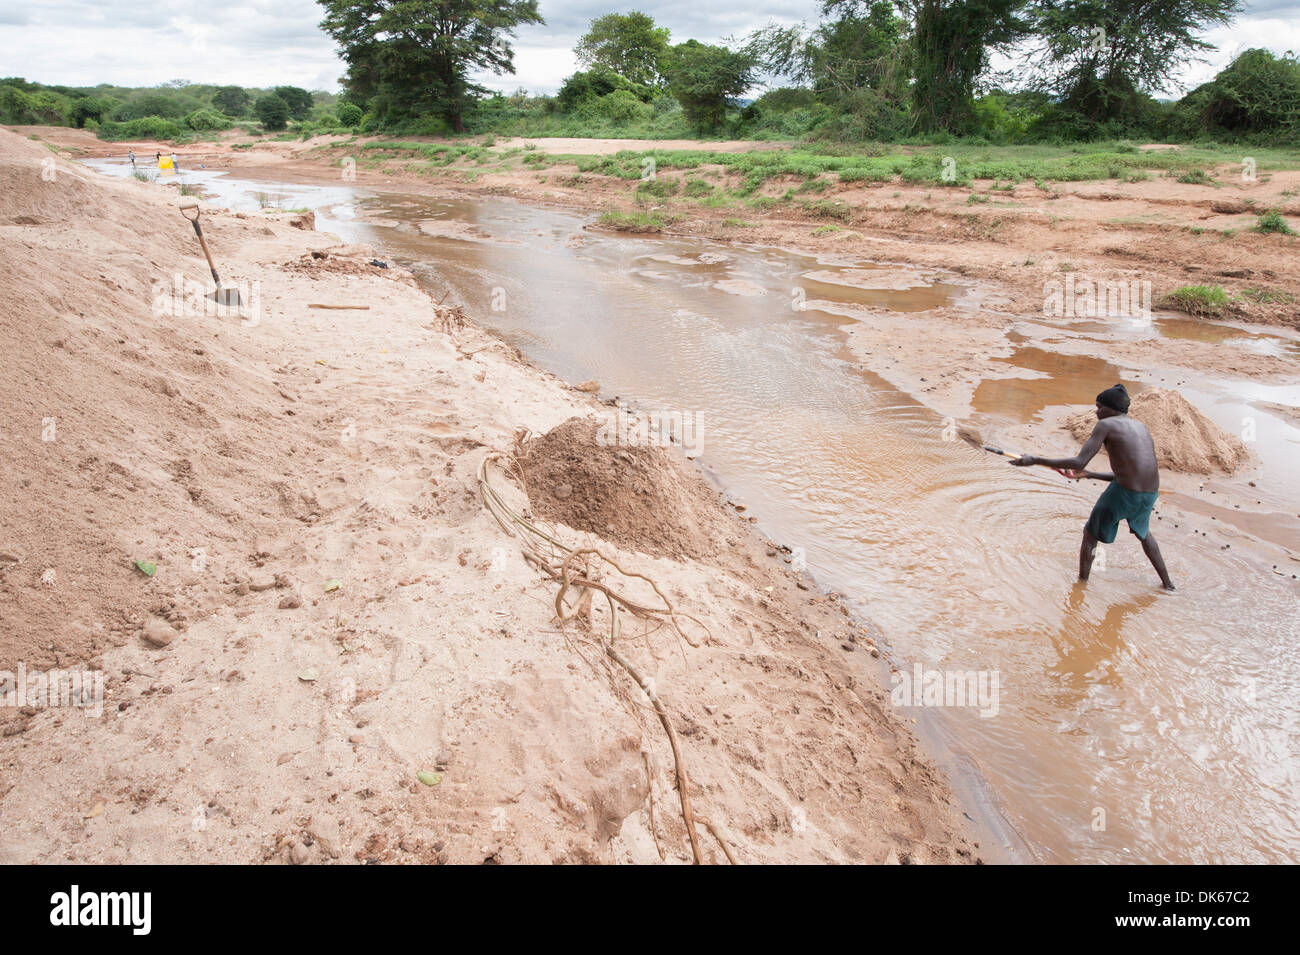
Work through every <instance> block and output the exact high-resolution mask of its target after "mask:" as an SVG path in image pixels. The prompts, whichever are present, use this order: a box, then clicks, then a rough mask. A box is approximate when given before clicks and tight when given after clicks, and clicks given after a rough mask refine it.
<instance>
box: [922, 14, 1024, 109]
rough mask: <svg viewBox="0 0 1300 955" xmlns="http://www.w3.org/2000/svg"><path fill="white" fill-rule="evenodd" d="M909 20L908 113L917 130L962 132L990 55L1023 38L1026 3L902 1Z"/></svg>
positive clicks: (973, 105) (973, 104)
mask: <svg viewBox="0 0 1300 955" xmlns="http://www.w3.org/2000/svg"><path fill="white" fill-rule="evenodd" d="M900 6H903V7H904V8H905V9H906V10H907V11H908V13H909V14H910V15H911V17H912V55H913V58H914V61H913V62H914V70H915V72H914V76H915V82H914V83H913V84H912V110H913V116H914V117H915V122H916V125H917V126H919V127H920V128H921V129H923V130H929V131H946V132H953V133H964V132H968V131H969V130H970V129H971V127H972V126H973V124H974V116H975V81H976V80H977V79H978V78H979V76H980V74H981V73H983V72H984V71H985V69H986V68H987V67H988V62H989V53H990V51H992V50H994V49H997V48H999V47H1008V46H1009V45H1010V44H1012V43H1014V42H1016V41H1017V40H1019V39H1021V38H1023V37H1024V36H1025V35H1026V33H1027V32H1028V31H1029V28H1030V23H1029V22H1028V21H1027V20H1026V19H1024V17H1023V16H1022V13H1023V12H1024V7H1025V6H1026V0H904V2H902V3H900Z"/></svg>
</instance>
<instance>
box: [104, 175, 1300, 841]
mask: <svg viewBox="0 0 1300 955" xmlns="http://www.w3.org/2000/svg"><path fill="white" fill-rule="evenodd" d="M95 165H96V166H97V167H98V168H103V169H104V170H105V171H109V172H119V171H118V170H117V169H115V168H109V167H108V166H105V165H104V164H98V163H97V164H95ZM119 174H120V173H119ZM197 181H201V182H203V183H204V184H205V185H206V186H209V187H211V188H212V189H213V191H215V192H216V193H217V194H218V195H219V196H220V200H221V201H222V202H229V203H230V204H232V205H234V206H236V207H239V206H241V205H242V207H244V208H249V207H250V205H249V198H248V197H249V196H251V195H252V194H253V193H254V192H257V191H264V190H266V189H267V188H268V187H267V186H265V185H257V184H252V183H239V182H234V181H228V180H219V179H218V178H217V177H200V178H199V179H198V180H197ZM275 188H277V189H279V190H281V191H282V192H283V193H284V195H285V198H284V199H283V200H282V204H283V205H285V206H290V207H293V206H312V207H315V208H317V209H318V228H320V229H322V230H324V231H331V232H336V233H338V234H340V235H341V236H343V237H344V238H345V239H346V240H348V241H365V242H369V243H372V244H374V245H375V246H376V247H377V248H379V249H382V250H383V253H384V254H385V255H388V256H391V257H393V258H395V259H397V260H399V261H401V262H402V263H403V264H404V265H407V266H408V267H410V268H411V269H412V270H413V271H415V272H416V274H417V275H419V276H421V278H422V280H423V281H425V282H427V283H428V286H429V287H430V289H431V290H433V291H434V293H435V295H441V294H443V292H444V291H445V290H447V289H450V292H451V295H452V297H453V299H454V300H455V301H458V302H460V303H463V304H464V305H465V306H466V308H467V311H468V312H469V314H471V315H472V316H473V317H474V318H475V320H476V321H478V322H480V323H482V324H483V325H486V326H488V327H490V328H492V329H494V330H495V331H497V332H498V333H499V334H500V335H502V336H503V337H504V338H505V339H506V340H508V341H509V342H511V343H512V344H514V345H516V346H518V347H519V348H520V349H521V350H523V352H524V353H525V354H526V355H527V356H528V357H529V358H530V359H532V360H533V361H534V362H536V363H537V364H539V365H541V366H542V367H545V368H547V369H549V370H551V371H553V372H555V373H556V374H558V375H560V376H561V377H563V378H565V379H567V380H569V381H581V380H585V379H593V378H594V379H597V380H599V381H600V382H601V383H602V394H603V395H605V396H618V397H619V399H620V400H624V401H626V402H628V403H629V404H630V405H632V406H633V407H635V408H641V409H647V410H649V409H654V410H663V411H669V412H681V413H683V414H691V415H695V416H697V417H696V420H697V421H698V433H699V438H700V442H701V447H700V454H699V457H698V460H699V462H700V464H701V465H702V466H703V467H704V468H705V469H706V471H707V472H708V473H709V474H710V475H711V476H712V477H713V479H714V480H715V481H716V482H717V483H718V484H719V485H720V486H721V487H723V488H725V489H726V491H727V493H728V494H729V495H730V496H731V497H732V498H733V499H736V500H740V501H743V502H744V503H745V504H746V505H747V507H748V511H747V514H750V515H753V516H755V517H757V518H758V526H759V528H760V529H761V530H762V531H763V532H764V533H765V534H767V535H768V536H770V537H771V538H773V539H774V540H776V541H779V542H781V543H784V544H786V545H788V546H790V547H791V548H793V549H795V552H796V554H798V555H799V557H800V558H802V559H803V560H805V561H806V563H807V567H808V569H809V570H810V571H811V573H813V574H814V575H815V577H816V579H817V581H818V582H819V584H821V585H823V586H825V587H828V588H833V589H835V590H838V591H840V592H841V593H843V594H845V595H846V596H847V597H848V598H849V600H850V602H851V604H852V606H853V607H854V609H855V610H856V611H857V612H858V613H860V615H861V616H862V617H863V618H865V619H869V620H871V621H873V622H874V623H875V624H877V625H878V626H879V628H880V629H881V631H882V632H883V634H884V636H885V638H886V640H887V643H888V654H887V656H888V657H889V658H890V659H891V661H892V662H893V664H894V665H895V666H896V667H897V668H898V669H899V671H900V673H901V674H906V675H907V676H908V677H909V678H911V677H913V676H915V675H916V674H917V667H918V666H919V667H920V668H921V672H922V674H924V673H928V672H930V671H943V672H944V673H966V672H973V673H975V674H982V675H983V678H988V679H994V680H995V681H996V682H995V684H992V685H996V688H997V693H996V697H995V698H994V701H995V705H992V706H990V705H984V706H982V707H981V706H969V705H967V706H951V705H949V706H942V707H931V706H921V707H913V708H910V709H909V710H908V711H907V712H908V715H911V716H915V717H916V718H917V719H918V724H917V725H918V728H919V729H920V730H921V731H922V732H923V734H924V735H925V736H926V737H928V738H929V739H930V740H931V741H932V742H933V743H934V744H935V745H936V746H938V747H940V748H942V749H945V750H947V751H950V753H952V754H956V755H955V757H954V758H953V759H952V760H950V764H952V765H956V767H957V768H958V769H959V770H961V771H964V774H965V775H966V777H967V780H968V782H970V781H971V780H974V782H970V784H969V785H959V788H960V789H962V790H963V798H964V799H966V800H968V801H973V802H974V803H978V805H972V803H971V802H968V806H970V807H971V811H972V813H980V812H983V813H988V814H991V815H992V816H993V817H995V819H996V824H997V827H1000V828H1001V829H1002V830H1003V832H1004V833H1005V835H1004V837H1003V838H1004V840H1005V841H1004V848H1006V852H1007V854H1008V855H1009V857H1010V858H1014V859H1019V860H1023V861H1040V862H1107V863H1116V862H1200V863H1212V862H1287V861H1291V862H1294V861H1297V859H1300V799H1298V796H1300V790H1298V787H1297V782H1298V781H1300V770H1298V768H1297V767H1298V763H1297V756H1298V754H1300V651H1298V650H1297V645H1296V640H1295V637H1296V620H1297V609H1300V601H1298V600H1297V593H1298V591H1297V582H1296V581H1294V580H1291V579H1289V578H1285V577H1281V576H1278V575H1273V574H1270V573H1264V572H1261V569H1260V563H1259V560H1258V558H1257V557H1252V556H1251V554H1250V552H1249V548H1247V547H1236V548H1232V549H1224V548H1223V546H1222V540H1221V538H1220V536H1218V535H1213V534H1212V535H1208V536H1201V534H1200V532H1199V531H1197V532H1196V533H1195V534H1193V533H1189V531H1190V530H1192V528H1193V526H1195V527H1196V528H1203V527H1206V526H1210V525H1209V524H1208V516H1207V511H1206V509H1205V507H1204V506H1201V508H1200V510H1199V511H1198V512H1197V513H1196V515H1195V516H1182V517H1178V516H1176V515H1175V513H1174V511H1172V510H1167V509H1168V508H1170V507H1172V506H1174V505H1171V504H1170V503H1169V500H1168V499H1167V498H1162V502H1161V505H1160V507H1159V508H1158V511H1166V513H1168V514H1169V517H1168V518H1167V519H1166V520H1162V521H1161V522H1160V523H1156V522H1154V521H1153V528H1159V530H1160V535H1161V543H1162V546H1163V548H1164V549H1165V553H1166V556H1167V557H1168V558H1169V563H1170V566H1171V570H1172V572H1173V573H1174V576H1175V579H1176V580H1177V582H1178V584H1179V587H1180V589H1179V590H1178V592H1176V593H1174V594H1166V593H1163V592H1160V591H1158V590H1157V589H1156V587H1155V586H1154V585H1155V578H1154V574H1153V573H1152V572H1151V570H1150V567H1149V566H1148V565H1147V564H1146V561H1145V558H1144V557H1143V555H1142V552H1141V550H1140V548H1139V547H1138V546H1137V545H1136V544H1135V543H1133V542H1132V541H1131V540H1129V539H1128V535H1127V534H1125V533H1123V532H1121V535H1120V539H1118V540H1117V542H1116V544H1115V545H1114V546H1112V547H1110V548H1107V549H1106V556H1105V566H1104V567H1098V569H1097V570H1095V571H1094V578H1093V581H1092V582H1091V583H1090V584H1089V585H1088V586H1087V587H1083V586H1081V585H1078V584H1077V583H1076V582H1075V581H1074V577H1075V569H1076V560H1077V548H1078V539H1079V533H1080V528H1081V525H1082V523H1083V520H1084V519H1085V517H1086V515H1087V513H1088V510H1089V508H1090V507H1091V504H1092V501H1093V499H1095V497H1096V494H1097V493H1098V492H1099V491H1100V489H1101V485H1100V484H1092V483H1090V482H1083V483H1080V484H1074V483H1066V482H1063V481H1061V480H1060V479H1059V477H1057V476H1056V475H1054V474H1052V473H1051V472H1047V471H1040V470H1038V469H1033V473H1025V472H1021V471H1018V470H1017V471H1013V470H1012V469H1010V468H1008V467H1007V466H1006V463H1005V461H1004V460H1003V459H999V458H995V457H993V456H991V455H979V454H975V453H973V452H971V451H970V450H969V449H968V448H966V447H965V446H963V445H961V444H960V443H959V442H954V441H952V440H951V437H952V435H951V429H950V428H948V427H946V426H947V425H948V424H949V422H945V420H944V419H943V418H942V417H941V416H940V415H938V414H937V413H935V412H934V411H932V410H930V409H929V408H927V407H926V406H925V405H923V404H922V403H920V402H919V401H918V400H916V399H915V398H913V397H912V396H910V395H908V394H905V393H903V392H900V391H899V390H897V389H895V388H894V387H892V386H891V385H889V384H888V383H887V382H886V381H885V380H884V379H882V378H880V377H877V376H876V375H875V374H873V373H872V371H871V370H870V369H869V367H867V366H868V365H869V364H870V361H869V360H868V361H867V362H866V363H864V362H863V361H862V360H860V359H856V358H854V356H853V355H851V354H850V352H849V351H848V348H847V346H846V343H845V336H844V334H843V327H844V326H845V325H846V324H847V323H851V322H854V321H857V320H859V319H858V318H855V317H854V316H853V309H854V308H855V307H856V306H860V305H863V304H868V305H872V306H884V307H887V308H889V309H892V310H895V311H902V312H915V311H920V310H923V309H929V308H934V307H935V306H937V305H949V304H955V305H958V306H962V305H963V304H964V303H967V302H970V301H971V299H970V297H969V290H968V289H966V288H964V287H963V286H961V285H958V284H945V283H944V282H942V281H940V280H939V279H938V278H937V277H935V276H933V275H925V274H923V275H917V274H916V273H911V275H910V278H909V277H908V276H906V275H904V276H902V277H901V278H900V277H899V275H898V272H899V270H897V269H892V268H890V269H884V268H882V267H879V266H876V265H874V264H872V263H866V262H861V261H850V260H843V261H834V260H827V259H818V258H815V257H812V256H808V255H800V254H796V253H794V252H789V251H784V250H779V249H767V248H748V247H739V246H734V245H727V244H720V243H716V242H710V241H706V240H697V239H691V238H657V237H637V236H626V235H610V234H605V233H599V232H592V231H588V230H585V229H584V226H585V225H586V224H588V223H589V222H590V221H591V219H590V217H588V216H583V215H576V214H571V213H567V212H563V211H557V210H553V209H541V208H532V207H528V206H523V205H520V204H517V203H514V202H511V201H508V200H488V199H461V200H439V199H430V198H421V197H412V196H408V195H382V194H380V195H373V194H372V195H360V194H354V193H353V192H352V191H351V190H348V189H345V188H343V187H339V188H335V189H322V188H321V187H306V186H285V185H283V184H281V185H279V186H277V187H275ZM702 254H703V259H701V255H702ZM873 274H874V275H875V277H876V279H878V280H877V281H874V282H873V281H872V278H873ZM870 285H875V286H877V287H875V288H870V287H866V286H870ZM800 302H806V303H809V304H810V305H811V307H809V306H808V305H805V306H804V307H803V308H802V309H800V308H798V307H796V306H798V305H799V303H800ZM969 307H978V306H977V304H973V303H972V304H970V305H969ZM375 319H376V316H370V317H368V318H366V319H365V320H367V321H374V320H375ZM1028 320H1029V321H1034V320H1035V319H1034V318H1033V317H1030V318H1029V319H1028ZM1161 321H1162V323H1163V322H1165V321H1168V322H1169V327H1168V328H1164V327H1161V328H1159V329H1157V333H1158V334H1165V335H1169V336H1170V337H1178V336H1183V337H1194V336H1196V335H1207V334H1209V335H1214V334H1218V335H1221V336H1222V339H1221V340H1223V341H1227V340H1230V339H1249V340H1250V341H1251V342H1256V343H1257V345H1256V347H1259V348H1261V349H1264V350H1268V351H1270V353H1275V354H1282V355H1287V356H1290V357H1296V355H1297V351H1296V348H1295V342H1294V341H1292V340H1289V339H1285V338H1276V337H1273V336H1269V335H1267V334H1262V333H1255V332H1250V331H1244V330H1240V329H1233V328H1232V327H1230V326H1211V327H1210V329H1211V330H1210V331H1206V330H1205V325H1204V323H1193V325H1192V326H1191V327H1186V326H1183V325H1180V323H1179V320H1173V319H1171V320H1161ZM1074 332H1075V333H1076V334H1083V335H1087V334H1095V335H1103V334H1106V333H1107V330H1106V329H1105V328H1098V329H1089V328H1087V327H1081V328H1077V329H1075V330H1074ZM1005 361H1006V362H1007V363H1010V364H1012V365H1014V366H1015V368H1016V369H1020V370H1022V371H1023V375H1024V376H1023V377H1012V378H999V379H992V378H990V379H989V380H987V381H985V382H983V383H982V384H981V385H980V386H979V388H978V389H977V391H976V393H975V398H974V404H975V410H976V411H978V412H982V413H983V414H985V415H987V416H992V417H998V416H1001V417H1002V418H1004V419H1005V420H1006V421H1008V422H1011V423H1015V422H1025V421H1031V420H1033V419H1034V418H1035V416H1037V415H1039V414H1041V413H1042V412H1043V410H1044V409H1046V408H1048V407H1052V406H1057V405H1061V404H1067V403H1068V404H1080V403H1086V401H1087V400H1088V396H1091V395H1092V394H1095V393H1096V392H1097V391H1099V390H1100V389H1101V388H1102V387H1106V386H1107V385H1109V384H1113V383H1114V381H1115V380H1118V379H1121V378H1122V379H1124V380H1130V379H1129V378H1128V377H1127V376H1126V375H1125V374H1124V370H1123V369H1120V368H1117V367H1115V366H1113V365H1109V364H1107V363H1106V362H1105V361H1102V360H1100V359H1088V358H1086V357H1084V358H1081V357H1079V356H1071V355H1062V354H1058V353H1056V352H1054V351H1053V350H1051V349H1050V348H1045V347H1043V345H1042V344H1041V343H1040V342H1034V341H1024V342H1020V343H1018V347H1017V349H1016V350H1015V351H1014V353H1013V354H1012V355H1011V357H1009V358H1007V359H1005ZM1133 384H1134V385H1135V387H1136V386H1140V385H1138V383H1136V382H1133ZM1297 391H1298V390H1297V389H1296V388H1294V387H1289V386H1262V385H1261V386H1258V387H1257V388H1255V389H1254V390H1253V391H1251V392H1250V393H1249V394H1243V393H1242V392H1241V388H1240V386H1239V385H1237V384H1233V385H1231V386H1229V385H1228V384H1227V383H1223V382H1215V381H1212V380H1201V381H1197V382H1196V383H1194V385H1193V386H1191V391H1190V392H1189V393H1188V396H1189V397H1190V398H1192V399H1193V400H1194V401H1196V403H1197V404H1198V405H1200V406H1201V407H1203V408H1207V409H1209V408H1218V409H1219V410H1220V412H1221V414H1223V415H1228V416H1229V417H1230V416H1231V415H1232V414H1234V413H1235V411H1234V409H1236V408H1238V407H1239V406H1240V407H1245V406H1246V405H1248V404H1249V403H1250V402H1251V401H1259V400H1272V401H1284V402H1286V403H1290V404H1297V403H1300V398H1298V396H1297ZM1080 395H1082V396H1083V397H1082V398H1081V397H1080ZM1261 429H1262V430H1263V431H1265V432H1266V434H1267V436H1268V444H1269V447H1270V448H1271V450H1268V451H1266V452H1261V456H1262V457H1263V467H1262V469H1261V473H1260V482H1261V488H1262V489H1263V490H1262V491H1261V493H1262V494H1265V495H1266V497H1265V500H1266V503H1271V504H1272V505H1273V506H1274V507H1275V508H1276V509H1279V510H1286V511H1289V512H1290V513H1289V514H1288V515H1287V516H1288V517H1291V516H1294V512H1295V511H1297V510H1300V508H1297V506H1296V503H1297V502H1296V499H1297V497H1300V495H1297V494H1296V493H1295V489H1296V488H1297V487H1300V470H1298V462H1300V430H1297V429H1296V427H1295V426H1294V425H1293V424H1289V423H1287V422H1286V421H1285V420H1283V419H1281V418H1278V419H1268V421H1267V422H1264V423H1261ZM1268 494H1271V495H1272V497H1271V498H1269V497H1267V495H1268ZM1182 513H1183V512H1182V511H1179V512H1178V514H1182ZM1163 516H1164V515H1163V514H1162V517H1163ZM1176 519H1177V520H1179V522H1180V524H1181V525H1182V526H1181V527H1180V528H1179V529H1173V528H1171V527H1170V526H1169V525H1170V524H1172V523H1173V522H1174V521H1175V520H1176ZM1232 519H1233V514H1232V512H1231V511H1229V512H1227V513H1226V514H1225V515H1224V517H1223V520H1224V522H1225V523H1227V522H1228V521H1230V520H1232ZM1258 520H1260V521H1262V522H1263V523H1266V524H1267V523H1270V519H1269V518H1268V515H1267V514H1265V515H1264V516H1263V517H1262V518H1258ZM1246 523H1247V522H1246V521H1244V520H1243V522H1242V526H1243V527H1245V525H1246ZM1273 523H1275V522H1273ZM1246 529H1249V528H1246ZM1232 540H1234V541H1235V540H1237V538H1236V537H1233V538H1232ZM865 660H866V658H865V656H864V665H865ZM913 702H916V701H913ZM968 702H969V701H968ZM984 702H985V703H986V704H987V703H989V702H990V701H989V700H985V701H984ZM991 711H992V712H991Z"/></svg>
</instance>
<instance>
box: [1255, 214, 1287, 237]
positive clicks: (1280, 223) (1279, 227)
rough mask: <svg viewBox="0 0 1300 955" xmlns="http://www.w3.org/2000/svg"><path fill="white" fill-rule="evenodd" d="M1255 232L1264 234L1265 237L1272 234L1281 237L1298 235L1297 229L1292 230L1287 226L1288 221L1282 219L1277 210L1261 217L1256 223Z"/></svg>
mask: <svg viewBox="0 0 1300 955" xmlns="http://www.w3.org/2000/svg"><path fill="white" fill-rule="evenodd" d="M1255 231H1256V232H1263V233H1264V234H1265V235H1268V234H1269V233H1271V232H1276V233H1279V234H1281V235H1295V234H1296V233H1295V229H1292V228H1291V227H1290V226H1289V225H1287V221H1286V220H1285V219H1283V218H1282V216H1281V215H1280V214H1279V213H1278V212H1277V210H1273V211H1272V212H1266V213H1264V214H1263V215H1262V216H1260V217H1259V221H1258V222H1256V223H1255Z"/></svg>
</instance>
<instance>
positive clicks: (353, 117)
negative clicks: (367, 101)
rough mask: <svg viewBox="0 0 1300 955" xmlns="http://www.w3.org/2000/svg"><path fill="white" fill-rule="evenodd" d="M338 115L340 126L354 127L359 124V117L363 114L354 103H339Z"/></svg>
mask: <svg viewBox="0 0 1300 955" xmlns="http://www.w3.org/2000/svg"><path fill="white" fill-rule="evenodd" d="M338 115H339V125H340V126H351V127H355V126H359V125H360V124H361V117H362V116H363V115H364V114H363V113H362V112H361V107H360V106H358V105H357V104H356V103H340V104H339V112H338Z"/></svg>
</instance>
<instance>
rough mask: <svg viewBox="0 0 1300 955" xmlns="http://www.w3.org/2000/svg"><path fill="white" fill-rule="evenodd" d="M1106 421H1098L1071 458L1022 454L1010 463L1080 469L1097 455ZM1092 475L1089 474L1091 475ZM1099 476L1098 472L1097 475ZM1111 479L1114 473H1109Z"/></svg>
mask: <svg viewBox="0 0 1300 955" xmlns="http://www.w3.org/2000/svg"><path fill="white" fill-rule="evenodd" d="M1107 430H1108V429H1107V427H1106V422H1105V421H1098V422H1097V427H1095V428H1093V429H1092V434H1090V435H1088V440H1087V441H1085V442H1084V443H1083V447H1082V448H1080V449H1079V453H1078V454H1076V455H1075V456H1074V457H1072V458H1036V457H1034V456H1033V455H1032V454H1022V455H1021V456H1020V457H1018V458H1016V459H1015V460H1014V461H1012V462H1011V463H1012V464H1014V465H1015V466H1016V467H1018V468H1023V467H1028V466H1029V465H1031V464H1040V465H1042V466H1043V467H1045V468H1060V469H1061V470H1062V471H1081V470H1083V469H1084V468H1085V467H1087V466H1088V462H1089V461H1091V460H1092V459H1093V458H1095V457H1096V456H1097V452H1098V451H1100V450H1101V445H1102V442H1103V441H1105V440H1106V432H1107ZM1091 476H1092V475H1089V477H1091ZM1097 476H1098V477H1100V474H1098V475H1097ZM1110 478H1111V479H1113V478H1114V475H1113V474H1112V475H1110Z"/></svg>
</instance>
